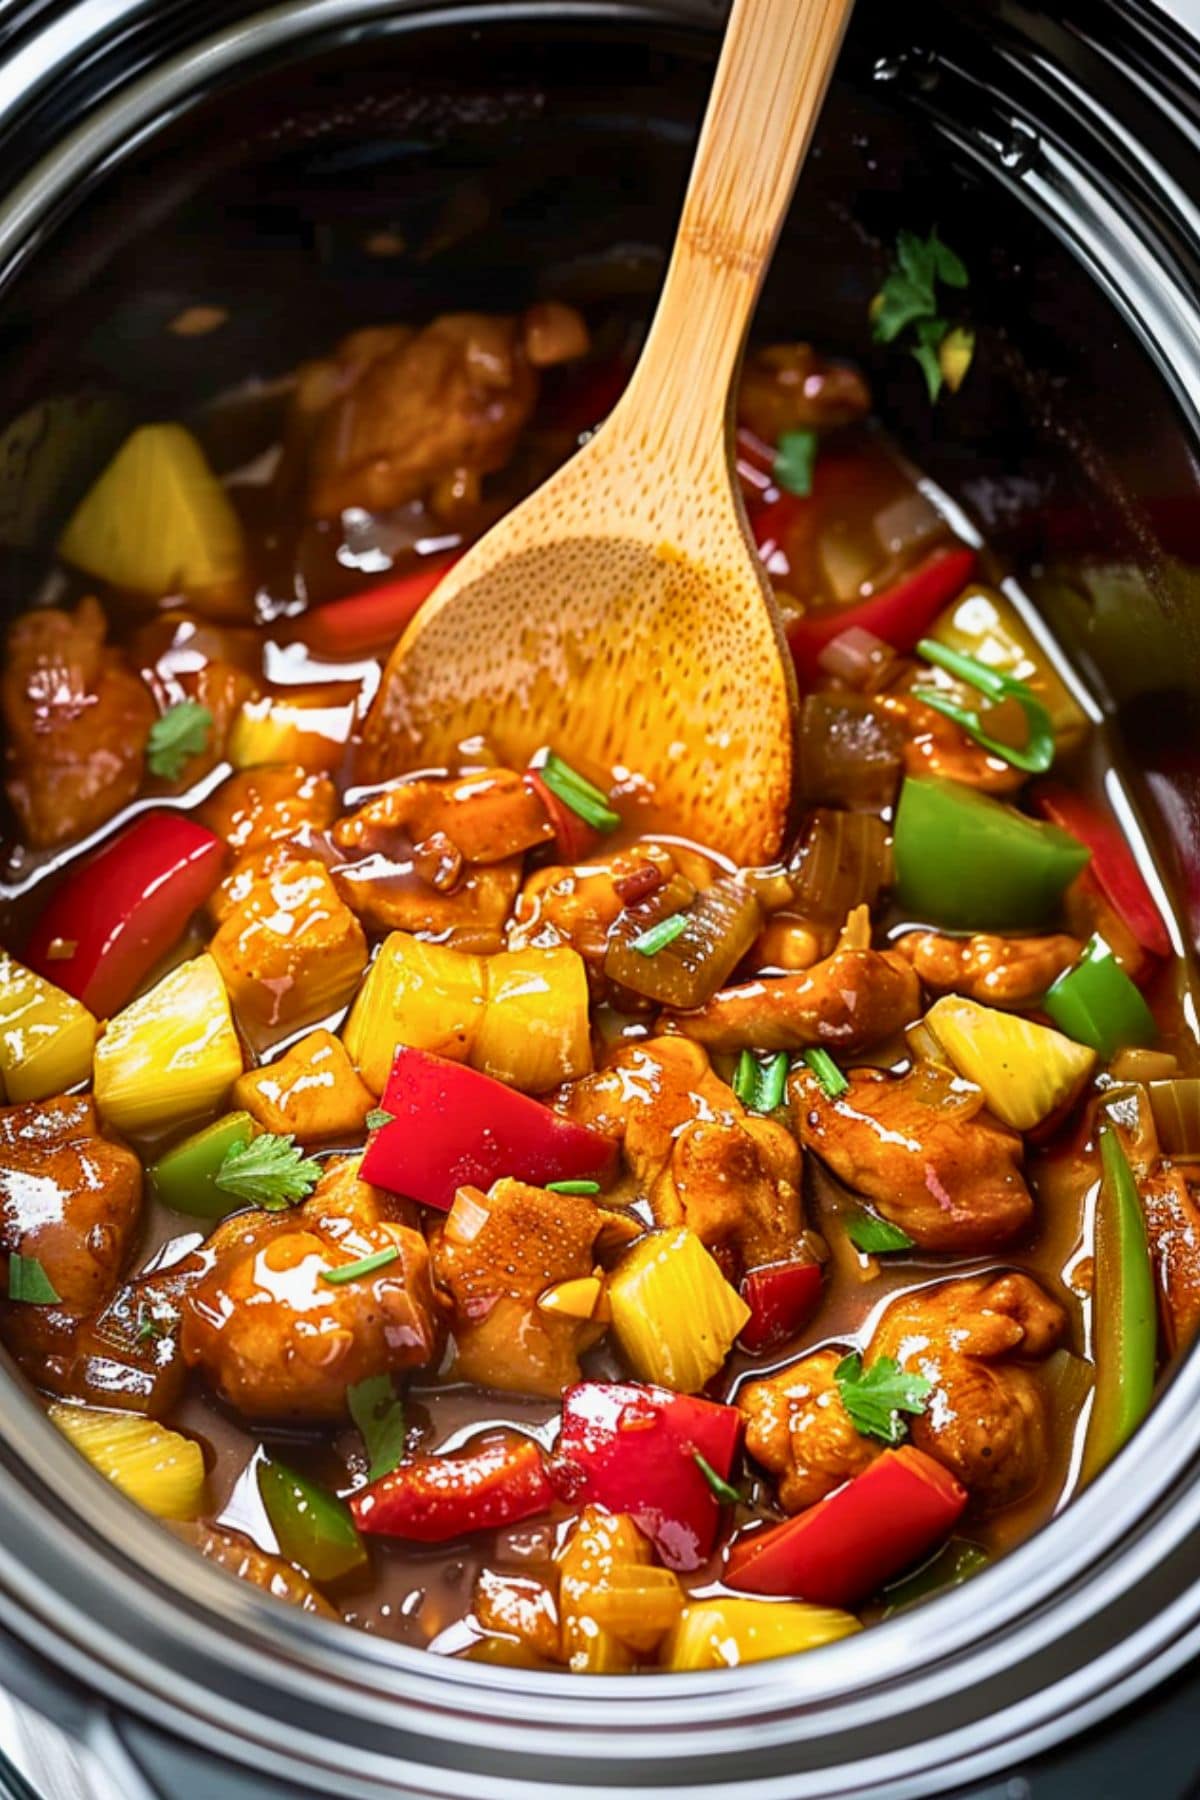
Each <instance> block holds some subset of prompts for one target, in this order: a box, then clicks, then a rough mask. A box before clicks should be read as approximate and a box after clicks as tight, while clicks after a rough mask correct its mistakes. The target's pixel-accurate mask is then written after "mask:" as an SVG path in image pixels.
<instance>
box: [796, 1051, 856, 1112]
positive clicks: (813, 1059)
mask: <svg viewBox="0 0 1200 1800" xmlns="http://www.w3.org/2000/svg"><path fill="white" fill-rule="evenodd" d="M804 1060H805V1062H806V1063H807V1064H808V1066H809V1068H810V1069H811V1070H812V1072H813V1074H814V1075H815V1076H816V1078H817V1080H818V1082H819V1083H820V1086H821V1092H822V1093H823V1094H824V1096H825V1098H826V1099H827V1100H836V1099H837V1098H838V1096H839V1095H840V1094H844V1093H845V1092H846V1089H847V1088H848V1087H849V1086H850V1083H849V1082H848V1081H847V1080H846V1077H845V1076H844V1075H843V1074H842V1071H841V1070H840V1069H839V1068H838V1066H837V1064H836V1063H835V1062H834V1060H833V1058H832V1056H830V1054H829V1052H828V1050H806V1051H805V1052H804Z"/></svg>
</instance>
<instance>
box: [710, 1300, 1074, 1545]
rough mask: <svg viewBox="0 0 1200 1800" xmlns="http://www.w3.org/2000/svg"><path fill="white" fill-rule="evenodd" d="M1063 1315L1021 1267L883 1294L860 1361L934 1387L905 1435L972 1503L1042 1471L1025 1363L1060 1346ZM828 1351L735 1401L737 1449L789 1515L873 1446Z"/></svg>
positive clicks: (1036, 1397)
mask: <svg viewBox="0 0 1200 1800" xmlns="http://www.w3.org/2000/svg"><path fill="white" fill-rule="evenodd" d="M1066 1324H1067V1320H1066V1314H1065V1312H1064V1311H1063V1308H1062V1307H1061V1306H1060V1305H1059V1303H1058V1302H1057V1301H1056V1300H1053V1299H1051V1297H1050V1296H1049V1295H1048V1294H1047V1293H1045V1291H1044V1290H1043V1289H1042V1288H1041V1287H1039V1285H1038V1283H1037V1282H1036V1281H1034V1280H1033V1278H1032V1277H1031V1276H1029V1275H1025V1274H1019V1273H1014V1274H1004V1275H998V1276H997V1275H993V1274H986V1275H972V1276H967V1277H964V1278H962V1279H960V1280H956V1281H948V1282H943V1283H941V1284H940V1285H939V1286H937V1287H933V1288H922V1289H919V1290H918V1291H917V1292H915V1293H910V1294H905V1295H903V1296H901V1298H900V1299H898V1300H894V1301H893V1302H892V1304H891V1305H890V1306H889V1307H888V1308H887V1309H886V1311H885V1312H884V1314H883V1317H882V1318H881V1319H880V1321H879V1324H878V1326H877V1328H876V1331H875V1334H874V1336H873V1337H872V1339H871V1343H870V1346H869V1348H868V1350H867V1354H866V1356H865V1358H864V1363H865V1365H866V1366H867V1367H868V1368H869V1367H870V1365H871V1364H872V1363H873V1362H875V1361H876V1360H878V1359H879V1358H880V1357H884V1356H886V1357H891V1358H893V1359H894V1360H895V1361H896V1362H897V1363H899V1364H900V1366H901V1367H902V1368H904V1369H906V1370H908V1371H909V1372H910V1373H912V1374H919V1375H922V1376H924V1378H925V1379H926V1380H928V1381H931V1382H932V1383H933V1392H932V1393H931V1394H930V1395H929V1396H928V1398H927V1400H926V1403H925V1407H924V1410H923V1412H921V1413H920V1414H919V1415H916V1416H914V1417H911V1418H909V1419H908V1425H909V1435H910V1438H911V1441H912V1442H913V1443H914V1444H915V1445H916V1447H917V1448H918V1449H920V1450H924V1451H925V1452H926V1453H927V1454H928V1455H930V1456H932V1457H935V1458H936V1459H937V1461H938V1462H940V1463H942V1464H943V1465H944V1466H945V1467H946V1468H948V1469H949V1470H950V1471H951V1472H952V1473H953V1474H954V1475H956V1476H957V1477H958V1479H959V1480H960V1481H961V1482H962V1483H963V1485H964V1486H965V1487H966V1488H967V1489H968V1490H969V1492H970V1494H971V1498H972V1502H973V1504H974V1506H975V1509H976V1510H977V1511H981V1512H987V1511H992V1510H995V1509H997V1508H999V1507H1002V1506H1007V1505H1009V1504H1010V1503H1011V1502H1012V1501H1014V1500H1019V1499H1021V1498H1022V1497H1023V1496H1024V1495H1025V1494H1027V1493H1029V1492H1030V1491H1031V1490H1032V1489H1033V1488H1035V1487H1036V1486H1037V1484H1038V1482H1039V1481H1040V1479H1041V1477H1042V1474H1043V1472H1044V1470H1045V1465H1046V1456H1047V1451H1048V1439H1049V1416H1048V1408H1047V1403H1046V1396H1045V1394H1044V1392H1043V1389H1042V1384H1041V1382H1040V1380H1039V1378H1038V1375H1037V1372H1036V1369H1035V1368H1034V1367H1033V1366H1031V1365H1034V1364H1036V1363H1038V1362H1041V1361H1043V1360H1044V1359H1045V1358H1046V1357H1047V1356H1049V1355H1050V1353H1051V1352H1052V1351H1053V1350H1054V1349H1056V1348H1057V1346H1058V1345H1059V1344H1060V1343H1061V1342H1062V1340H1063V1337H1064V1335H1065V1333H1066ZM839 1360H840V1352H839V1351H837V1350H819V1351H817V1352H816V1353H815V1354H814V1355H812V1356H807V1357H803V1358H802V1359H801V1360H800V1361H799V1362H798V1363H793V1364H792V1366H791V1367H790V1368H787V1369H782V1370H781V1371H780V1372H779V1373H778V1374H777V1375H772V1376H769V1377H768V1378H767V1379H766V1380H764V1381H755V1382H751V1383H750V1384H749V1385H748V1386H746V1387H745V1388H744V1389H743V1390H742V1392H741V1394H740V1395H739V1397H738V1405H739V1406H740V1407H741V1409H742V1412H743V1413H744V1414H745V1417H746V1447H747V1449H748V1450H749V1451H750V1453H751V1455H752V1456H754V1457H755V1458H756V1460H757V1461H759V1462H760V1463H761V1464H762V1465H763V1467H764V1468H765V1469H767V1470H768V1471H769V1472H770V1473H771V1474H772V1475H774V1476H775V1477H776V1481H777V1491H778V1495H779V1501H780V1504H781V1505H782V1506H783V1508H784V1510H785V1511H786V1512H789V1513H791V1512H800V1511H802V1510H803V1509H804V1508H805V1507H807V1506H813V1505H815V1504H816V1502H817V1501H818V1500H821V1499H823V1498H824V1496H825V1495H826V1494H828V1493H831V1492H832V1491H833V1489H834V1488H836V1487H840V1486H841V1484H842V1482H844V1481H848V1480H850V1479H851V1477H852V1476H854V1475H858V1474H860V1473H861V1472H862V1470H863V1469H864V1468H866V1466H867V1465H868V1464H869V1463H870V1462H872V1461H873V1460H874V1458H875V1457H876V1456H878V1455H879V1453H880V1451H881V1450H882V1449H883V1448H884V1446H883V1444H882V1443H880V1442H878V1441H877V1440H875V1439H872V1438H867V1437H863V1436H862V1435H860V1433H859V1432H858V1431H857V1430H856V1429H855V1426H854V1424H853V1421H852V1420H851V1418H850V1416H849V1414H848V1413H847V1412H846V1409H845V1407H844V1406H843V1405H842V1400H841V1396H840V1393H839V1391H838V1387H837V1383H836V1382H835V1380H834V1370H835V1369H836V1368H837V1365H838V1362H839Z"/></svg>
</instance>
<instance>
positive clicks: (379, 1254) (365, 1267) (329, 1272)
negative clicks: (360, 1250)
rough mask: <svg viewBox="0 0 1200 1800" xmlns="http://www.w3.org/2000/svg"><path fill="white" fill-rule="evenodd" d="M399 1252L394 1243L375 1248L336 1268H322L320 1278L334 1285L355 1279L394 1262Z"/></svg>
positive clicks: (371, 1273)
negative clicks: (354, 1260)
mask: <svg viewBox="0 0 1200 1800" xmlns="http://www.w3.org/2000/svg"><path fill="white" fill-rule="evenodd" d="M399 1254H400V1252H399V1250H398V1248H397V1247H396V1245H395V1244H392V1245H391V1246H390V1247H389V1248H388V1249H386V1250H376V1251H374V1252H373V1254H372V1255H370V1256H361V1257H360V1258H359V1259H358V1261H357V1262H352V1263H340V1264H339V1265H338V1267H337V1268H336V1269H322V1270H321V1280H322V1281H329V1282H332V1283H333V1284H334V1286H335V1287H336V1286H338V1285H340V1284H341V1283H342V1282H343V1281H357V1279H358V1277H359V1276H360V1275H373V1274H374V1273H375V1271H376V1269H384V1268H386V1267H387V1265H388V1263H391V1262H395V1260H396V1258H397V1257H398V1256H399Z"/></svg>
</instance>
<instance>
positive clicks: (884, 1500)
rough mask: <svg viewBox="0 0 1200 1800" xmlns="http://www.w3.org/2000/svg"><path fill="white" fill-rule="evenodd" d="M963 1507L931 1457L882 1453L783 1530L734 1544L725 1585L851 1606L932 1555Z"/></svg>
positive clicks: (960, 1494) (958, 1487) (959, 1491)
mask: <svg viewBox="0 0 1200 1800" xmlns="http://www.w3.org/2000/svg"><path fill="white" fill-rule="evenodd" d="M966 1504H967V1490H966V1489H965V1488H964V1487H963V1486H962V1484H961V1483H960V1482H958V1481H956V1480H955V1478H954V1476H953V1475H950V1474H948V1473H947V1471H946V1470H945V1469H943V1468H942V1466H941V1464H940V1463H936V1462H934V1461H933V1459H932V1457H929V1456H926V1455H924V1453H923V1452H922V1451H920V1450H914V1449H913V1447H912V1445H911V1444H905V1445H903V1446H902V1448H901V1449H899V1450H885V1451H884V1452H883V1454H882V1455H881V1456H879V1457H877V1458H876V1460H875V1461H874V1462H873V1463H871V1465H870V1467H869V1468H867V1469H865V1470H864V1471H863V1473H862V1474H861V1475H856V1476H855V1477H854V1479H853V1481H850V1482H847V1484H846V1485H845V1487H841V1488H838V1489H837V1491H836V1492H835V1493H832V1494H830V1495H829V1496H828V1497H827V1498H826V1499H824V1500H821V1501H819V1502H818V1503H817V1505H816V1506H810V1507H809V1508H808V1510H807V1511H806V1512H802V1513H798V1514H797V1515H796V1517H795V1518H794V1519H789V1520H788V1522H787V1524H786V1525H776V1526H772V1527H768V1528H767V1529H766V1530H760V1531H756V1532H754V1533H752V1534H749V1535H747V1536H745V1537H742V1538H740V1539H739V1540H738V1542H737V1543H736V1544H735V1545H734V1547H733V1550H732V1552H731V1553H730V1557H729V1564H728V1568H727V1570H726V1575H725V1580H726V1583H727V1585H728V1586H729V1587H732V1588H739V1589H743V1590H745V1591H746V1592H749V1593H753V1594H780V1595H788V1596H791V1597H793V1598H795V1599H800V1600H809V1601H812V1602H813V1603H814V1604H815V1605H818V1606H843V1607H853V1606H858V1605H860V1604H861V1602H862V1601H864V1600H866V1599H867V1598H868V1597H869V1596H870V1595H871V1594H873V1593H876V1592H877V1591H878V1590H879V1589H880V1588H881V1587H882V1586H883V1585H884V1584H885V1582H888V1581H890V1580H891V1579H892V1577H893V1576H895V1575H899V1574H900V1573H901V1572H902V1570H904V1569H906V1568H908V1567H909V1565H910V1564H912V1563H914V1562H916V1561H917V1560H918V1558H920V1557H922V1556H924V1555H926V1554H927V1553H928V1552H929V1551H930V1550H932V1549H933V1547H934V1545H935V1544H936V1543H937V1542H938V1541H939V1540H940V1539H941V1538H943V1537H945V1536H946V1535H947V1534H948V1533H949V1532H950V1531H951V1530H952V1529H953V1527H954V1525H955V1524H956V1523H957V1521H958V1519H959V1517H960V1516H961V1514H962V1511H963V1508H964V1507H965V1506H966Z"/></svg>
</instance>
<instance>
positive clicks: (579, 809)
mask: <svg viewBox="0 0 1200 1800" xmlns="http://www.w3.org/2000/svg"><path fill="white" fill-rule="evenodd" d="M537 773H538V774H539V775H540V776H541V778H542V780H543V781H544V782H545V784H546V786H547V787H548V788H549V789H550V792H551V793H552V794H554V795H556V796H557V798H558V799H559V800H561V801H562V803H563V805H564V806H569V807H570V809H571V811H572V812H573V813H578V815H579V817H580V818H581V819H582V820H583V821H584V822H585V824H588V825H591V826H592V827H593V829H594V830H596V831H615V830H616V829H617V827H618V825H619V824H620V823H621V815H620V813H617V812H614V811H613V809H612V807H611V806H610V805H609V804H608V795H607V794H605V793H603V792H602V791H601V790H600V789H599V788H598V787H597V786H596V784H595V782H594V781H589V780H588V778H587V776H586V775H581V774H580V773H579V771H578V769H573V768H572V767H571V765H570V763H567V762H564V761H563V759H562V757H561V756H557V755H556V754H555V753H554V751H553V750H552V751H551V752H550V754H549V756H547V758H546V760H545V762H544V763H543V764H542V766H541V768H540V769H539V770H538V771H537Z"/></svg>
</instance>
